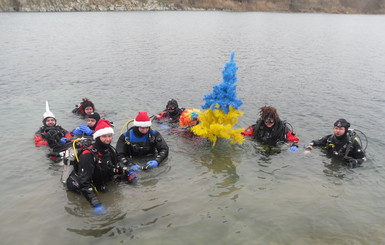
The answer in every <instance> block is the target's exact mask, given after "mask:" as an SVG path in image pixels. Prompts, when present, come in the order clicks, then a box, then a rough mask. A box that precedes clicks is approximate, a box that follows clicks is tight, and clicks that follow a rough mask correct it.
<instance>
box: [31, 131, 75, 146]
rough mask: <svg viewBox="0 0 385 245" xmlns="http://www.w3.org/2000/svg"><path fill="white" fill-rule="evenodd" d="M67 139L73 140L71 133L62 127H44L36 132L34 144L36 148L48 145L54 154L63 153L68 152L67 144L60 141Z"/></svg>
mask: <svg viewBox="0 0 385 245" xmlns="http://www.w3.org/2000/svg"><path fill="white" fill-rule="evenodd" d="M63 137H66V138H67V139H69V138H71V137H72V136H71V133H70V132H68V131H67V130H65V129H63V128H62V127H61V126H59V125H56V126H51V127H47V126H42V127H41V128H40V129H39V130H38V131H36V133H35V136H34V142H35V145H36V146H42V145H48V146H49V147H50V148H52V150H53V151H54V152H61V151H64V150H66V148H67V146H66V144H65V143H62V142H60V139H61V138H63Z"/></svg>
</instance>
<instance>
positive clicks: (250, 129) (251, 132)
mask: <svg viewBox="0 0 385 245" xmlns="http://www.w3.org/2000/svg"><path fill="white" fill-rule="evenodd" d="M241 134H242V135H243V136H253V135H254V129H253V127H252V126H249V127H247V129H246V130H245V131H243V132H242V133H241Z"/></svg>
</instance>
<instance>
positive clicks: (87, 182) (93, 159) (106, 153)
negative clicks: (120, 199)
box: [67, 138, 117, 207]
mask: <svg viewBox="0 0 385 245" xmlns="http://www.w3.org/2000/svg"><path fill="white" fill-rule="evenodd" d="M116 163H117V158H116V152H115V151H114V150H113V149H112V148H111V146H110V145H105V144H103V143H101V142H100V139H99V138H97V139H96V141H95V143H94V145H93V146H91V147H89V148H87V149H86V150H84V151H83V152H82V153H81V155H80V157H79V163H78V166H77V167H75V170H74V171H72V173H71V174H70V176H69V177H68V179H67V188H68V190H70V191H74V192H77V193H81V194H82V195H83V196H84V197H85V198H86V199H87V201H88V202H89V203H90V204H91V206H92V207H95V206H97V205H99V204H101V202H100V201H99V199H98V198H97V196H96V191H100V192H104V191H106V185H107V183H108V182H109V181H111V180H112V179H113V176H114V168H115V167H116ZM95 189H96V190H95Z"/></svg>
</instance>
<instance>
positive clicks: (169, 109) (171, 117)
mask: <svg viewBox="0 0 385 245" xmlns="http://www.w3.org/2000/svg"><path fill="white" fill-rule="evenodd" d="M183 111H184V108H179V106H178V102H177V101H176V100H174V99H170V100H169V101H168V102H167V105H166V109H165V110H164V111H162V112H161V113H159V114H158V115H156V116H155V117H154V120H156V121H158V122H160V123H162V122H165V123H169V124H175V126H178V123H179V117H180V115H181V114H182V112H183Z"/></svg>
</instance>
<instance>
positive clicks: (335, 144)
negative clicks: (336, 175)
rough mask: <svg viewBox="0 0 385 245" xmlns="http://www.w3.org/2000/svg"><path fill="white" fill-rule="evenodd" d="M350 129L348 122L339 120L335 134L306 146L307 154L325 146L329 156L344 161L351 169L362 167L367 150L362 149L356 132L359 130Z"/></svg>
mask: <svg viewBox="0 0 385 245" xmlns="http://www.w3.org/2000/svg"><path fill="white" fill-rule="evenodd" d="M349 127H350V123H349V122H348V121H346V120H345V119H338V120H337V121H336V122H335V123H334V127H333V134H329V135H326V136H324V137H322V138H321V139H318V140H313V141H311V142H310V144H309V145H308V146H306V149H307V151H306V152H305V154H307V153H309V151H310V150H312V149H313V146H323V147H324V148H325V149H326V151H327V153H328V154H329V156H336V157H338V158H341V159H343V160H344V161H345V162H346V165H347V166H348V167H349V168H355V167H358V166H360V165H361V164H362V163H363V162H364V161H365V160H366V158H365V149H362V145H361V144H362V142H361V139H360V137H358V135H357V133H356V132H355V131H359V130H350V129H349ZM359 132H360V131H359ZM361 133H362V132H361ZM362 134H363V133H362ZM363 135H364V134H363ZM366 142H367V141H366ZM365 148H366V147H365Z"/></svg>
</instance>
